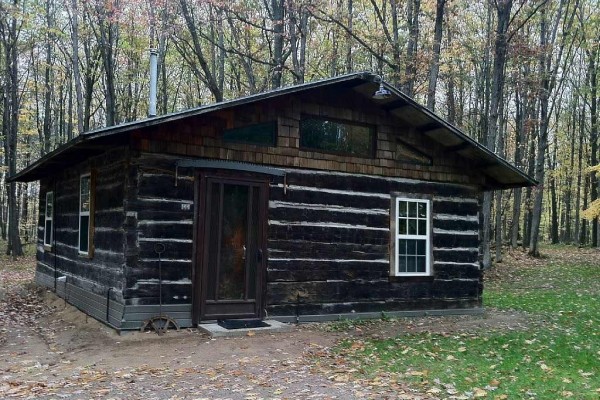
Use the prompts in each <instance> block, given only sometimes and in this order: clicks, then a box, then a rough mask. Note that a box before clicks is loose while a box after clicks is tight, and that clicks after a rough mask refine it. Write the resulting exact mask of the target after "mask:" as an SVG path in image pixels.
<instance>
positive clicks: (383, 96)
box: [373, 75, 392, 100]
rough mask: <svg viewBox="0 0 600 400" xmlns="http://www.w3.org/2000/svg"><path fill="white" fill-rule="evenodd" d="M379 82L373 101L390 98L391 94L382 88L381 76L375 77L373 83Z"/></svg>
mask: <svg viewBox="0 0 600 400" xmlns="http://www.w3.org/2000/svg"><path fill="white" fill-rule="evenodd" d="M377 80H379V89H377V91H376V92H375V93H374V94H373V98H374V99H375V100H385V99H389V98H390V97H392V92H390V91H389V90H387V89H386V88H385V87H383V76H380V75H375V82H377Z"/></svg>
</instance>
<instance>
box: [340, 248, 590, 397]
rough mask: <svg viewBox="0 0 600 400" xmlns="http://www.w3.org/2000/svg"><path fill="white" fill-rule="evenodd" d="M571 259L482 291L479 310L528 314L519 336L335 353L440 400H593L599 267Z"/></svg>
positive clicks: (491, 332)
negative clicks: (449, 399) (476, 399)
mask: <svg viewBox="0 0 600 400" xmlns="http://www.w3.org/2000/svg"><path fill="white" fill-rule="evenodd" d="M560 251H567V250H564V249H561V250H560ZM571 251H573V252H574V253H576V252H577V250H576V249H573V250H571ZM573 259H574V261H573V262H562V263H558V262H553V261H552V258H551V256H550V258H548V259H547V260H546V261H547V262H545V263H544V264H545V265H541V266H521V267H518V268H517V267H514V268H512V269H511V277H512V278H511V279H510V280H504V281H498V282H493V283H491V284H489V285H487V287H486V290H485V295H484V304H485V306H486V307H495V308H498V309H502V310H517V311H521V312H526V313H528V315H529V317H530V319H532V320H533V322H532V323H530V324H529V326H528V328H527V329H524V330H509V329H501V328H498V329H488V330H485V331H483V330H482V331H478V332H470V333H461V334H454V335H442V334H433V333H423V334H413V335H401V336H398V337H397V338H395V339H386V340H374V339H369V340H364V341H360V342H358V343H357V341H356V340H347V341H344V342H342V343H341V345H340V347H339V348H338V350H339V351H340V353H341V354H344V355H345V356H346V357H348V358H350V360H351V362H352V363H353V364H354V365H360V370H361V371H362V373H364V374H367V375H375V374H378V373H381V372H396V373H398V374H400V375H401V376H402V379H403V380H406V381H408V382H410V383H411V384H412V385H415V386H416V387H418V388H420V389H422V390H424V391H429V393H432V394H435V395H436V396H439V397H442V398H447V397H450V396H457V397H458V398H471V397H480V398H490V399H513V398H536V399H559V398H569V397H570V398H573V399H598V398H600V306H599V300H600V298H599V297H600V296H599V294H600V265H593V263H592V262H590V261H587V260H585V259H579V260H578V259H577V257H573Z"/></svg>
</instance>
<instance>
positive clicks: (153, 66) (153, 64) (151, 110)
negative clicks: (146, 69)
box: [148, 49, 158, 117]
mask: <svg viewBox="0 0 600 400" xmlns="http://www.w3.org/2000/svg"><path fill="white" fill-rule="evenodd" d="M157 71H158V52H157V51H156V49H150V102H149V104H148V117H156V81H157V75H158V72H157Z"/></svg>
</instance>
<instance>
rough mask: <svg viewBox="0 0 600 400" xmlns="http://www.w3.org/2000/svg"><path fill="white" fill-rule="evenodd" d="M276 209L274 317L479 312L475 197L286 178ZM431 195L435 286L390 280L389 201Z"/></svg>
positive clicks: (426, 186) (306, 173) (411, 184)
mask: <svg viewBox="0 0 600 400" xmlns="http://www.w3.org/2000/svg"><path fill="white" fill-rule="evenodd" d="M287 182H288V187H287V188H286V193H284V188H283V185H281V184H278V185H272V186H271V193H270V202H269V232H268V235H269V242H268V243H269V262H268V271H267V304H268V306H267V311H268V312H269V315H275V316H290V315H295V314H296V313H298V314H299V315H300V316H302V315H307V314H308V315H319V314H339V313H364V312H382V311H403V310H427V309H448V308H471V307H480V306H481V300H480V297H481V291H482V284H481V281H480V279H481V273H480V269H479V209H480V208H479V206H480V204H479V203H480V199H479V194H478V192H477V191H476V188H475V187H473V186H468V185H457V184H441V183H432V182H424V181H417V180H409V179H400V178H384V177H374V176H366V175H352V174H344V173H328V172H323V171H311V170H288V174H287ZM396 192H399V193H403V194H410V193H413V194H424V195H431V196H432V198H433V203H432V208H431V210H432V217H433V218H432V221H433V238H432V247H433V259H432V271H433V274H432V276H430V277H390V274H389V270H390V253H389V246H390V240H391V234H390V231H389V226H390V205H391V201H392V196H391V194H393V193H396Z"/></svg>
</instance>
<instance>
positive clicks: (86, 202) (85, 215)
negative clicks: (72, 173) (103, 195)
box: [79, 174, 92, 254]
mask: <svg viewBox="0 0 600 400" xmlns="http://www.w3.org/2000/svg"><path fill="white" fill-rule="evenodd" d="M91 181H92V179H91V175H90V174H87V175H82V176H81V177H80V179H79V253H80V254H89V250H90V228H91V225H90V214H91V212H92V201H91V200H92V195H91V194H92V192H91Z"/></svg>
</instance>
